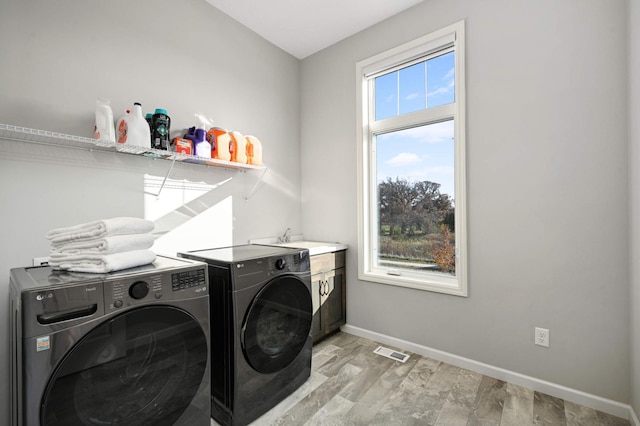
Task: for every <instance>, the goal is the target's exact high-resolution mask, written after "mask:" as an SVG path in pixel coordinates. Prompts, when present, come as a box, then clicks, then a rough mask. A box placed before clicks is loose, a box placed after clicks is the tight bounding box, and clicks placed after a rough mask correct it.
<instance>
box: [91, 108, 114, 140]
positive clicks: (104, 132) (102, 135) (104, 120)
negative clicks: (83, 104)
mask: <svg viewBox="0 0 640 426" xmlns="http://www.w3.org/2000/svg"><path fill="white" fill-rule="evenodd" d="M93 137H94V138H95V139H102V140H105V141H109V142H112V143H115V142H116V131H115V128H114V127H113V111H111V106H110V105H109V101H108V100H106V99H98V100H96V122H95V126H94V128H93Z"/></svg>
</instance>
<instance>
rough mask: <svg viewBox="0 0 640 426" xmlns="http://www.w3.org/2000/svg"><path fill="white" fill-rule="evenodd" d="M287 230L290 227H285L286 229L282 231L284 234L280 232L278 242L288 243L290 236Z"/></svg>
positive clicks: (289, 229)
mask: <svg viewBox="0 0 640 426" xmlns="http://www.w3.org/2000/svg"><path fill="white" fill-rule="evenodd" d="M289 231H291V228H287V230H286V231H284V234H282V236H281V237H278V242H279V243H288V242H290V241H291V237H290V236H289Z"/></svg>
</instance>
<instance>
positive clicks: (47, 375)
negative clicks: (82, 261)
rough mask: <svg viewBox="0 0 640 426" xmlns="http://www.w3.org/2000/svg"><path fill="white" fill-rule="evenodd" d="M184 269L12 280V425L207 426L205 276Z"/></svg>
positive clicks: (34, 274)
mask: <svg viewBox="0 0 640 426" xmlns="http://www.w3.org/2000/svg"><path fill="white" fill-rule="evenodd" d="M185 262H186V261H185V260H184V259H175V260H170V259H169V258H166V259H160V262H159V264H164V265H165V267H166V268H167V269H169V270H160V269H159V268H156V269H155V270H152V271H149V269H148V268H147V269H145V270H144V271H146V272H144V271H138V273H133V274H131V273H128V274H127V273H124V274H120V275H90V274H74V273H67V272H56V271H53V270H51V268H46V267H45V268H36V269H33V268H21V269H16V270H12V292H13V295H14V297H12V303H13V305H14V307H15V309H14V315H15V319H14V320H13V324H12V334H13V336H14V337H13V340H14V342H15V351H16V352H15V356H14V357H13V359H12V366H13V369H12V370H13V371H14V373H13V374H12V378H13V380H12V381H13V382H14V385H15V386H16V394H17V395H16V397H15V401H13V404H12V405H13V410H12V412H13V415H12V417H13V424H14V425H27V426H32V425H33V426H35V425H47V426H49V425H51V426H55V425H87V426H89V425H91V426H93V425H127V426H129V425H140V426H142V425H149V426H150V425H167V426H168V425H185V426H186V425H202V426H205V425H206V426H208V425H209V423H210V420H209V415H210V407H209V398H210V379H209V378H210V373H209V363H208V360H209V340H210V339H209V321H208V310H209V309H208V308H209V304H208V291H207V290H208V286H207V276H206V266H205V265H202V264H196V263H195V262H193V263H191V264H188V263H185ZM169 264H170V265H174V266H177V265H179V266H180V268H175V267H173V268H170V267H169ZM43 283H46V285H43Z"/></svg>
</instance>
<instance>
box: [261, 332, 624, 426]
mask: <svg viewBox="0 0 640 426" xmlns="http://www.w3.org/2000/svg"><path fill="white" fill-rule="evenodd" d="M378 346H380V345H379V344H378V343H376V342H374V341H371V340H368V339H364V338H361V337H357V336H354V335H350V334H347V333H341V332H339V333H337V334H334V335H333V336H330V337H329V338H327V339H325V340H324V341H322V342H320V343H318V344H317V345H316V346H314V348H313V361H312V372H311V378H310V379H309V380H308V381H307V382H306V383H305V384H303V385H302V386H301V387H300V388H299V389H298V390H297V391H296V392H294V393H293V394H292V395H290V396H289V397H288V398H287V399H285V400H284V401H282V402H281V403H280V404H278V405H277V406H276V407H274V408H273V409H272V410H270V411H268V412H267V413H266V414H264V415H263V416H262V417H260V418H258V419H257V420H256V421H254V422H253V423H252V426H267V425H268V426H270V425H287V426H289V425H305V426H315V425H331V426H334V425H385V426H390V425H446V426H449V425H452V426H455V425H474V426H475V425H483V426H484V425H508V426H512V425H513V426H524V425H567V426H572V425H581V426H592V425H593V426H612V425H616V426H617V425H625V426H626V425H630V423H629V421H628V420H625V419H622V418H619V417H615V416H612V415H609V414H606V413H603V412H600V411H596V410H594V409H592V408H588V407H584V406H580V405H577V404H574V403H571V402H569V401H563V400H561V399H558V398H555V397H552V396H549V395H545V394H543V393H540V392H536V391H533V390H532V389H527V388H523V387H521V386H516V385H514V384H511V383H506V382H503V381H501V380H497V379H493V378H491V377H487V376H483V375H481V374H478V373H475V372H473V371H469V370H465V369H463V368H459V367H454V366H452V365H449V364H445V363H443V362H439V361H435V360H433V359H430V358H425V357H422V356H420V355H416V354H413V353H410V352H406V351H404V353H408V354H409V355H411V356H410V358H409V359H408V360H407V361H406V362H405V363H401V362H398V361H394V360H391V359H388V358H385V357H382V356H380V355H377V354H374V353H373V350H374V349H375V348H376V347H378ZM393 349H395V348H393Z"/></svg>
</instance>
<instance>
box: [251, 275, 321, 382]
mask: <svg viewBox="0 0 640 426" xmlns="http://www.w3.org/2000/svg"><path fill="white" fill-rule="evenodd" d="M312 313H313V311H312V305H311V294H310V292H309V289H308V286H307V285H306V284H305V283H304V281H302V280H300V279H299V278H297V277H294V276H286V275H284V276H281V277H278V278H275V279H273V280H272V281H270V282H269V283H267V284H266V285H265V286H264V288H263V289H262V290H261V291H260V293H258V295H257V296H256V297H255V299H254V300H253V302H252V303H251V306H250V307H249V310H248V311H247V314H246V316H245V319H244V324H243V326H242V335H241V340H242V350H243V353H244V356H245V359H246V360H247V362H248V363H249V365H251V367H252V368H253V369H254V370H256V371H259V372H260V373H264V374H268V373H275V372H276V371H280V370H282V369H283V368H285V367H286V366H287V365H289V364H290V363H291V361H293V360H294V359H295V358H296V357H297V356H298V354H299V353H300V351H301V350H302V349H303V347H304V345H305V342H306V341H307V338H308V337H309V330H310V329H311V317H312Z"/></svg>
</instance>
